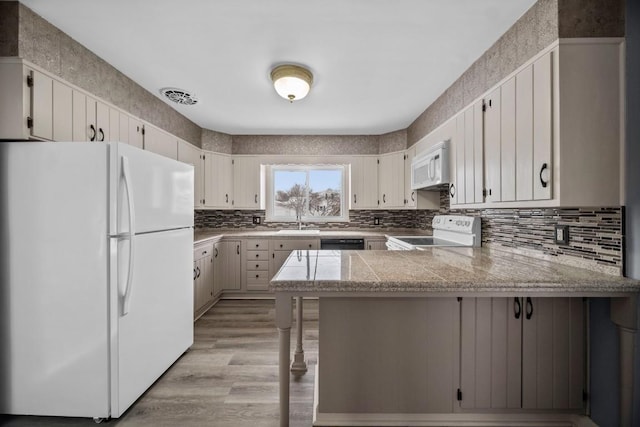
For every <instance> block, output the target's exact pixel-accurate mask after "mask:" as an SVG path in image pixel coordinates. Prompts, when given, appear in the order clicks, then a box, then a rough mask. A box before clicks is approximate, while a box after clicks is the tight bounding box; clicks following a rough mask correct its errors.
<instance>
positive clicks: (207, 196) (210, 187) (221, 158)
mask: <svg viewBox="0 0 640 427" xmlns="http://www.w3.org/2000/svg"><path fill="white" fill-rule="evenodd" d="M203 156H204V206H205V207H207V208H215V209H232V208H233V163H232V162H233V159H232V157H231V156H230V155H228V154H219V153H214V152H212V151H204V152H203Z"/></svg>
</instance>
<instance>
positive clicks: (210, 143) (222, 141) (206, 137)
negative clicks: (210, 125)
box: [202, 129, 232, 154]
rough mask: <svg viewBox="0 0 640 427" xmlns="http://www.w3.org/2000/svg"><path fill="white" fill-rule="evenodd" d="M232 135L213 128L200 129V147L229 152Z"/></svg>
mask: <svg viewBox="0 0 640 427" xmlns="http://www.w3.org/2000/svg"><path fill="white" fill-rule="evenodd" d="M231 144H232V136H231V135H229V134H226V133H222V132H216V131H215V130H209V129H202V149H203V150H209V151H215V152H217V153H226V154H231V153H232V150H231Z"/></svg>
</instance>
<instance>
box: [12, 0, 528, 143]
mask: <svg viewBox="0 0 640 427" xmlns="http://www.w3.org/2000/svg"><path fill="white" fill-rule="evenodd" d="M21 1H22V2H23V3H24V4H25V5H26V6H28V7H29V8H31V9H32V10H34V11H35V12H36V13H38V14H40V15H41V16H43V17H44V18H45V19H47V20H48V21H50V22H51V23H52V24H54V25H56V26H57V27H58V28H60V29H62V30H63V31H64V32H66V33H67V34H69V35H70V36H71V37H73V38H74V39H76V40H77V41H79V42H80V43H82V44H83V45H85V46H86V47H88V48H89V49H90V50H92V51H93V52H95V53H96V54H97V55H98V56H100V57H102V58H103V59H105V60H106V61H108V62H109V63H111V64H112V65H113V66H114V67H116V68H117V69H118V70H120V71H122V72H123V73H124V74H126V75H127V76H129V77H130V78H131V79H133V80H135V81H136V82H137V83H138V84H140V85H141V86H143V87H144V88H145V89H147V90H149V91H150V92H151V93H153V94H155V95H156V96H158V97H160V96H159V94H158V90H159V89H160V88H162V87H166V86H173V87H179V88H183V89H187V90H190V91H193V92H194V93H195V94H196V95H197V96H198V98H199V99H200V103H198V104H197V105H195V106H190V107H186V106H180V105H177V104H173V103H170V105H172V107H174V108H175V109H176V110H178V111H179V112H180V113H182V114H184V115H185V116H187V117H188V118H190V119H191V120H193V121H194V122H195V123H197V124H198V125H199V126H201V127H204V128H207V129H214V130H217V131H221V132H226V133H230V134H309V135H310V134H381V133H386V132H391V131H394V130H398V129H403V128H406V127H407V126H408V125H409V124H411V122H412V121H413V120H414V119H415V118H416V117H418V116H419V115H420V114H421V113H422V112H423V111H424V110H425V109H426V107H428V106H429V105H430V104H431V103H432V102H433V101H434V100H435V99H436V98H437V97H438V96H439V95H440V94H441V93H442V92H443V91H444V90H445V89H446V88H447V87H448V86H450V85H451V83H453V82H454V81H455V80H456V79H457V78H458V77H459V76H460V75H461V74H462V73H463V72H464V71H465V70H466V69H467V68H468V67H469V66H470V65H471V64H472V63H473V62H474V61H475V60H476V59H477V58H478V57H479V56H480V55H481V54H482V53H483V52H484V51H485V50H486V49H488V48H489V47H490V46H491V45H492V44H493V43H494V42H495V41H496V40H497V39H498V38H499V37H500V36H501V35H502V34H503V33H504V32H505V31H506V30H507V29H508V28H509V27H510V26H511V25H512V24H513V23H514V22H515V21H516V20H517V19H518V18H519V17H520V16H522V14H523V13H524V12H525V11H526V10H527V9H528V8H529V7H531V5H532V4H533V3H535V0H321V1H313V2H312V1H309V0H182V1H175V0H21ZM283 62H294V63H299V64H303V65H305V66H307V67H308V68H309V69H311V71H312V72H313V74H314V84H313V87H312V89H311V93H310V94H309V96H307V98H305V99H303V100H301V101H298V102H295V103H293V104H290V103H289V102H287V101H285V100H284V99H282V98H280V97H279V96H278V95H277V94H276V92H275V90H274V89H273V86H272V84H271V81H270V78H269V73H270V71H271V69H272V68H273V67H274V65H276V64H280V63H283Z"/></svg>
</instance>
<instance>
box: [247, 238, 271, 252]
mask: <svg viewBox="0 0 640 427" xmlns="http://www.w3.org/2000/svg"><path fill="white" fill-rule="evenodd" d="M247 249H248V250H252V251H266V250H268V249H269V240H266V239H264V240H247Z"/></svg>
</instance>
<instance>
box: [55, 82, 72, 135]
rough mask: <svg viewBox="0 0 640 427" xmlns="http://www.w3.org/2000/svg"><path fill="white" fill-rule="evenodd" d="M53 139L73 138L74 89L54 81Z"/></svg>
mask: <svg viewBox="0 0 640 427" xmlns="http://www.w3.org/2000/svg"><path fill="white" fill-rule="evenodd" d="M53 140H54V141H72V140H73V90H72V89H71V87H69V86H67V85H65V84H64V83H61V82H59V81H56V80H54V81H53Z"/></svg>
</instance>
